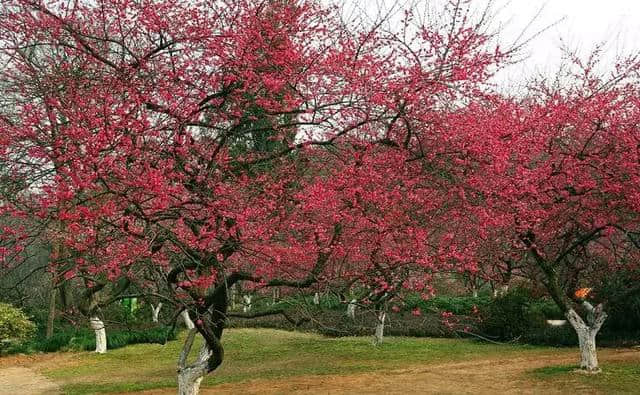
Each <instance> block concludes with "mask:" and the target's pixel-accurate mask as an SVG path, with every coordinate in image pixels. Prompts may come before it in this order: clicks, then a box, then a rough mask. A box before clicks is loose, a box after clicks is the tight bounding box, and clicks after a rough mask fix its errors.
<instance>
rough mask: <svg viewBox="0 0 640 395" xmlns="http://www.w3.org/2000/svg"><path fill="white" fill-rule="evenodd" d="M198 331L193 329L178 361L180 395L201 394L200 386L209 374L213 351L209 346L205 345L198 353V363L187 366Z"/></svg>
mask: <svg viewBox="0 0 640 395" xmlns="http://www.w3.org/2000/svg"><path fill="white" fill-rule="evenodd" d="M195 335H196V330H195V329H191V330H190V331H189V335H187V339H186V341H185V344H184V346H183V347H182V352H181V353H180V358H179V359H178V394H179V395H197V394H199V393H200V384H201V383H202V379H203V378H204V376H206V375H207V373H208V366H207V363H208V361H209V358H210V357H211V354H212V353H211V351H209V349H208V348H207V344H206V343H204V344H203V345H202V347H201V348H200V352H199V353H198V358H197V359H196V361H195V362H194V363H192V364H190V365H187V358H188V357H189V352H190V351H191V347H192V346H193V340H194V339H195Z"/></svg>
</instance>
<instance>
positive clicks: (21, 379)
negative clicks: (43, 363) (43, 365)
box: [0, 366, 61, 395]
mask: <svg viewBox="0 0 640 395" xmlns="http://www.w3.org/2000/svg"><path fill="white" fill-rule="evenodd" d="M0 389H1V391H0V392H1V393H3V394H23V395H40V394H47V395H49V394H60V393H61V392H60V388H59V387H58V385H57V384H56V383H54V382H53V381H51V380H49V379H48V378H46V377H44V376H43V375H41V374H40V373H38V372H36V371H34V370H33V369H30V368H27V367H23V366H13V367H0Z"/></svg>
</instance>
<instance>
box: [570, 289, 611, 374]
mask: <svg viewBox="0 0 640 395" xmlns="http://www.w3.org/2000/svg"><path fill="white" fill-rule="evenodd" d="M583 306H584V307H585V309H586V310H587V313H588V317H587V320H586V322H585V320H583V319H582V317H580V316H579V315H578V313H576V312H575V311H574V310H573V309H569V311H567V314H566V316H567V320H568V321H569V322H570V323H571V326H572V327H573V329H575V331H576V333H577V334H578V343H579V345H580V369H582V370H584V371H585V372H588V373H599V372H600V367H599V366H598V355H597V352H596V335H597V334H598V331H599V330H600V328H601V327H602V324H603V323H604V321H605V319H606V318H607V314H606V313H605V312H603V311H602V305H599V306H598V307H596V308H594V307H593V306H592V305H591V304H590V303H589V302H586V301H585V302H583Z"/></svg>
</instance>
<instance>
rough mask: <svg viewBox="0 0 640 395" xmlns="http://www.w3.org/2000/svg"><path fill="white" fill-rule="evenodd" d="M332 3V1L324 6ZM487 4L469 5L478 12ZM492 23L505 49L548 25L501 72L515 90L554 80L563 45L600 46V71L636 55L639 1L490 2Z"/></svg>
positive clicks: (375, 3)
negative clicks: (522, 56) (535, 79)
mask: <svg viewBox="0 0 640 395" xmlns="http://www.w3.org/2000/svg"><path fill="white" fill-rule="evenodd" d="M329 1H331V0H329ZM333 1H335V2H337V3H338V4H340V3H342V4H343V5H347V7H348V6H349V5H358V6H359V7H361V9H365V10H366V12H367V13H372V15H373V14H375V12H376V10H378V9H380V8H386V7H389V6H392V5H393V4H396V5H399V6H401V7H402V6H408V5H409V4H411V3H413V2H414V1H418V2H421V3H423V2H426V4H429V5H430V7H436V8H437V7H438V5H437V4H442V3H443V2H445V1H447V0H333ZM487 1H488V0H471V4H472V6H473V7H476V6H477V7H478V8H480V9H481V8H483V6H484V5H485V4H486V3H487ZM493 2H494V9H495V11H496V16H495V18H494V19H495V20H494V22H495V23H496V24H499V25H500V26H501V29H502V34H501V40H500V41H501V42H502V43H503V44H510V43H511V42H513V40H515V39H516V38H517V37H518V35H519V34H520V33H521V32H522V30H523V29H524V28H525V27H526V26H527V25H528V23H529V22H530V21H531V20H532V19H533V18H535V17H536V15H537V14H538V12H539V11H540V9H541V8H542V11H541V12H540V14H539V15H538V17H537V18H536V19H535V20H534V22H533V24H532V25H531V26H530V27H529V28H528V30H527V31H526V34H525V36H526V37H530V36H532V35H534V34H535V33H537V32H540V31H541V30H543V29H544V28H545V27H548V26H550V25H553V24H554V23H556V22H557V24H556V25H554V26H552V27H551V28H549V29H548V30H546V31H544V32H543V33H542V34H541V35H540V36H538V37H536V38H535V39H534V40H532V41H531V42H530V43H529V45H528V46H527V47H526V49H527V50H526V54H528V55H529V58H528V59H526V60H525V61H524V62H522V64H519V65H517V66H512V67H510V68H509V69H507V70H505V71H503V72H502V73H501V75H500V76H499V79H498V81H500V82H501V85H502V84H504V85H507V86H508V85H518V84H520V83H524V82H526V81H524V80H526V79H529V78H531V77H532V76H533V75H536V74H540V73H541V74H543V75H546V76H549V75H553V74H554V73H555V72H556V71H557V70H558V68H559V66H560V63H561V62H562V50H561V49H560V48H561V47H562V46H563V45H564V46H566V47H568V48H570V49H572V50H578V51H579V53H580V54H582V55H583V56H584V55H585V54H589V53H590V52H591V51H592V50H593V48H594V46H595V45H596V44H599V43H603V42H604V43H605V44H606V46H605V48H604V49H605V51H606V52H605V54H604V55H603V62H602V63H603V65H604V66H606V67H607V68H608V67H609V65H612V64H613V62H614V59H615V55H616V54H630V53H632V52H634V51H640V0H494V1H493Z"/></svg>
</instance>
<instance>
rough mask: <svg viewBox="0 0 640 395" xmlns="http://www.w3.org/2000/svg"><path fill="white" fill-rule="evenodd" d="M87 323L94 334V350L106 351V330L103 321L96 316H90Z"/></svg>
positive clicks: (100, 352)
mask: <svg viewBox="0 0 640 395" xmlns="http://www.w3.org/2000/svg"><path fill="white" fill-rule="evenodd" d="M89 325H90V326H91V329H93V332H94V333H95V335H96V351H95V352H97V353H99V354H104V353H106V352H107V331H106V329H105V327H104V322H102V320H101V319H100V318H98V317H91V318H90V319H89Z"/></svg>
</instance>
